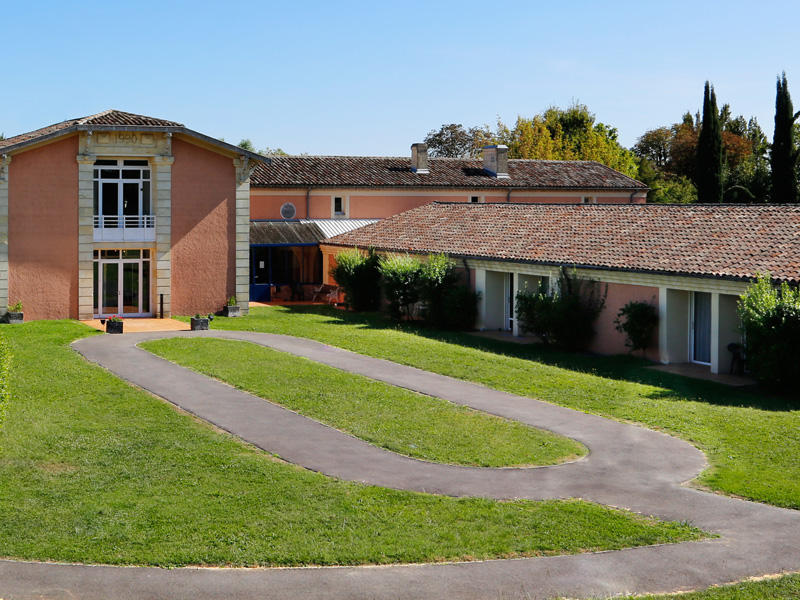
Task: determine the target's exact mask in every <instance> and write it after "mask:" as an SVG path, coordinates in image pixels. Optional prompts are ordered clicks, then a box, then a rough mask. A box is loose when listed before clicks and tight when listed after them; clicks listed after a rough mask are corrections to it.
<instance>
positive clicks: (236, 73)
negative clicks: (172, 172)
mask: <svg viewBox="0 0 800 600" xmlns="http://www.w3.org/2000/svg"><path fill="white" fill-rule="evenodd" d="M798 17H800V3H798V2H796V1H795V2H790V1H787V2H763V1H762V2H759V3H754V2H738V1H730V2H702V1H701V2H672V1H670V2H658V3H656V2H649V1H647V0H640V1H639V2H604V3H600V2H581V1H573V2H558V3H554V2H546V3H545V2H541V3H537V2H487V1H485V0H484V1H483V2H464V1H462V2H414V1H409V0H404V1H402V2H395V3H381V2H374V1H373V2H347V1H343V0H337V1H336V2H329V1H328V2H314V1H311V0H306V1H304V2H285V1H284V2H252V3H248V2H245V1H240V2H231V3H228V2H203V1H193V2H183V1H175V2H170V1H168V0H161V1H160V2H150V1H147V0H142V1H138V2H135V3H134V2H131V3H127V2H126V3H121V2H120V3H114V2H102V3H101V2H91V1H83V2H79V3H77V2H76V3H73V2H63V1H59V2H47V1H44V2H43V1H40V2H35V3H33V2H14V3H6V4H4V6H3V9H2V22H0V31H1V32H2V40H3V48H4V51H3V58H4V60H3V69H2V71H0V132H4V133H5V135H6V136H9V135H14V134H17V133H22V132H24V131H28V130H31V129H35V128H37V127H41V126H44V125H47V124H50V123H53V122H56V121H60V120H63V119H66V118H70V117H77V116H84V115H88V114H92V113H95V112H99V111H102V110H105V109H107V108H118V109H121V110H127V111H130V112H137V113H142V114H149V115H152V116H158V117H163V118H168V119H173V120H176V121H180V122H182V123H184V124H186V125H187V126H188V127H191V128H193V129H196V130H199V131H202V132H203V133H207V134H209V135H213V136H216V137H224V138H225V139H226V140H227V141H232V142H238V141H239V140H240V139H242V138H244V137H248V138H250V139H252V140H253V142H254V144H255V145H256V147H257V148H263V147H265V146H271V147H278V146H279V147H282V148H284V149H285V150H287V151H289V152H294V153H299V152H308V153H311V154H363V155H405V154H406V153H408V148H409V145H410V144H411V143H412V142H414V141H419V140H421V139H422V138H423V137H424V136H425V134H426V133H427V132H428V131H430V130H431V129H437V128H438V127H439V126H440V125H441V124H443V123H451V122H457V123H463V124H464V125H480V124H484V123H489V124H493V123H494V122H495V121H496V119H497V118H498V116H499V117H500V118H502V119H503V120H505V121H507V122H513V120H514V119H515V118H516V117H517V115H520V114H521V115H525V116H531V115H533V114H536V113H537V112H540V111H542V110H543V109H545V108H546V107H547V106H550V105H559V106H565V105H568V104H569V103H571V102H572V101H573V100H578V101H580V102H582V103H585V104H587V105H588V106H589V108H590V109H591V110H592V111H593V112H594V113H595V114H596V115H597V118H598V120H601V121H603V122H605V123H608V124H610V125H612V126H615V127H617V129H618V130H619V135H620V141H621V142H622V143H623V144H625V145H632V144H633V143H634V142H635V141H636V138H637V137H638V136H639V135H641V134H642V133H643V132H644V131H645V130H646V129H649V128H653V127H656V126H659V125H663V124H669V123H672V122H675V121H677V120H679V119H680V117H681V114H682V113H683V112H684V111H686V110H687V109H688V110H692V111H694V110H696V109H697V108H699V106H700V104H701V101H702V91H703V82H704V81H705V80H706V79H710V80H711V81H712V83H714V85H715V87H716V90H717V97H718V99H719V101H720V103H723V102H730V104H731V105H732V109H733V111H734V114H739V113H742V114H744V115H745V116H751V115H755V116H756V117H757V118H758V120H759V122H760V123H761V125H762V127H763V128H764V129H765V131H767V133H768V134H769V135H771V131H772V119H773V109H774V102H775V77H776V75H777V74H779V73H780V72H781V71H784V70H785V71H786V74H787V77H788V79H789V88H790V90H791V91H793V92H794V93H795V104H796V105H797V106H796V108H800V43H798V39H799V36H798V32H797V29H796V24H797V22H798Z"/></svg>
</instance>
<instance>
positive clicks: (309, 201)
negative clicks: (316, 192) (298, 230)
mask: <svg viewBox="0 0 800 600" xmlns="http://www.w3.org/2000/svg"><path fill="white" fill-rule="evenodd" d="M310 209H311V188H308V189H307V190H306V219H310V218H311V214H310V213H309V210H310Z"/></svg>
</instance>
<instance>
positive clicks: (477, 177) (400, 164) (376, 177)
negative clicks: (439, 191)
mask: <svg viewBox="0 0 800 600" xmlns="http://www.w3.org/2000/svg"><path fill="white" fill-rule="evenodd" d="M429 169H430V172H429V173H427V174H424V175H420V174H417V173H414V172H413V171H412V170H411V160H410V158H408V157H374V156H273V157H270V161H269V162H268V163H263V164H260V165H259V166H258V167H257V168H256V170H255V172H254V173H253V176H252V177H251V185H252V186H253V187H295V186H296V187H304V186H326V187H343V186H347V187H438V188H446V187H457V188H487V189H491V188H500V189H507V188H520V189H545V190H551V189H575V190H625V191H636V190H646V189H647V186H646V185H644V184H643V183H641V182H640V181H636V180H635V179H631V178H630V177H628V176H626V175H623V174H622V173H620V172H618V171H615V170H614V169H611V168H610V167H607V166H605V165H602V164H600V163H596V162H592V161H556V160H519V159H516V160H515V159H512V160H509V161H508V171H509V176H510V177H509V178H508V179H497V178H495V177H493V176H491V175H489V174H488V173H486V172H485V171H484V170H483V162H482V161H481V160H479V159H454V158H431V159H430V160H429Z"/></svg>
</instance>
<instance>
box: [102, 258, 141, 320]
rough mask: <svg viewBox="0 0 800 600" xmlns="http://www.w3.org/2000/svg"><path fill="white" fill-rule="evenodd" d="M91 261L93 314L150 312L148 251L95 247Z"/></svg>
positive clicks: (127, 314)
mask: <svg viewBox="0 0 800 600" xmlns="http://www.w3.org/2000/svg"><path fill="white" fill-rule="evenodd" d="M94 264H95V303H94V306H95V315H96V316H98V317H109V316H112V315H121V316H129V317H144V316H149V315H150V314H152V313H151V312H150V304H151V302H150V280H151V272H150V250H147V249H145V250H100V251H97V250H95V263H94ZM98 298H99V302H98Z"/></svg>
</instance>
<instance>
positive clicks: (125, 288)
mask: <svg viewBox="0 0 800 600" xmlns="http://www.w3.org/2000/svg"><path fill="white" fill-rule="evenodd" d="M120 312H121V313H123V314H131V313H139V312H141V309H140V308H139V262H138V261H137V262H123V263H122V310H121V311H120Z"/></svg>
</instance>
